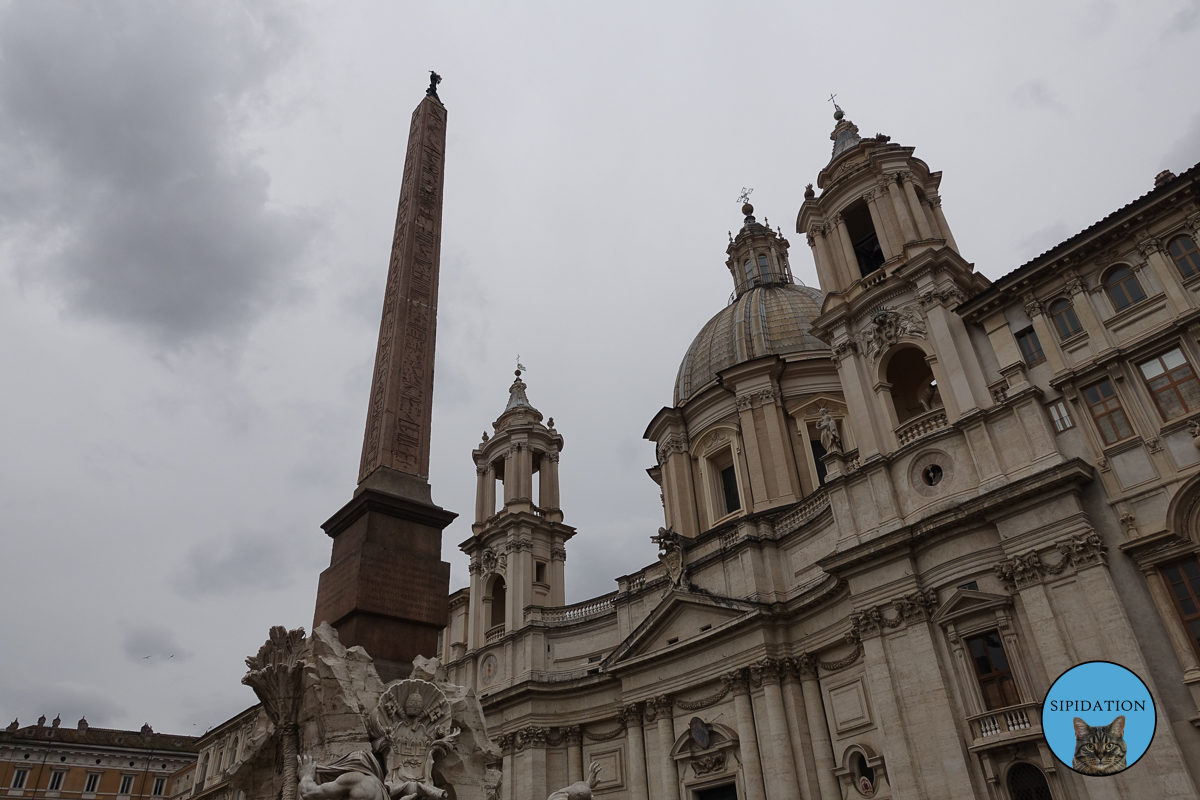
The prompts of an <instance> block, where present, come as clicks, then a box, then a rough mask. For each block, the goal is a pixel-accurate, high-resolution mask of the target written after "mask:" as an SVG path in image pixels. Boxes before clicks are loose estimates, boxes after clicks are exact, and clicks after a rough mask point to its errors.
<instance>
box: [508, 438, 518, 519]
mask: <svg viewBox="0 0 1200 800" xmlns="http://www.w3.org/2000/svg"><path fill="white" fill-rule="evenodd" d="M519 484H520V479H518V478H517V449H516V448H515V447H510V448H508V450H507V451H505V453H504V505H506V506H507V505H508V504H509V503H511V502H512V501H513V500H516V499H517V495H518V492H519Z"/></svg>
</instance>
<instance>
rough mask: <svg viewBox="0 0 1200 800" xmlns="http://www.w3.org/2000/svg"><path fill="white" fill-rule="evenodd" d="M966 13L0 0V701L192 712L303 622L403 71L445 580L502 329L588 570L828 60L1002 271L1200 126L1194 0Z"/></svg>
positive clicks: (768, 210) (657, 520)
mask: <svg viewBox="0 0 1200 800" xmlns="http://www.w3.org/2000/svg"><path fill="white" fill-rule="evenodd" d="M978 8H979V9H980V10H975V9H976V6H975V5H974V4H965V3H961V2H941V3H936V2H929V3H897V2H859V3H855V4H853V5H852V6H851V5H850V4H833V3H819V4H818V3H796V2H778V3H772V2H766V3H758V4H741V5H739V6H735V5H733V4H724V3H723V4H718V3H697V2H677V3H668V2H658V3H653V4H651V3H644V2H615V1H614V0H610V1H609V2H605V3H594V4H590V5H587V6H585V5H584V4H566V3H561V2H546V3H532V2H511V3H505V4H497V3H488V4H484V3H455V4H440V3H419V4H418V3H366V2H358V3H337V4H335V3H331V2H314V3H310V4H305V5H297V4H285V3H278V4H272V3H267V2H255V3H253V4H250V3H247V4H246V5H244V6H243V5H238V4H226V3H215V2H205V3H171V4H167V3H149V2H144V3H129V2H116V1H115V0H113V1H111V2H110V1H108V0H106V1H105V2H103V3H100V2H92V3H86V2H80V3H65V2H61V3H56V2H41V3H32V2H26V3H4V4H2V5H0V376H3V377H2V378H0V403H2V405H0V411H2V413H0V531H2V535H3V550H2V551H0V608H3V610H4V614H3V618H4V623H3V627H2V628H0V632H2V634H3V636H2V640H3V646H2V647H0V724H4V723H7V721H9V720H11V719H12V718H13V717H17V716H19V717H20V719H21V721H22V723H28V722H31V721H33V720H34V719H35V718H36V717H37V716H38V715H39V714H42V713H44V714H47V715H48V716H50V717H53V716H54V715H55V714H59V713H61V714H62V716H63V719H64V721H66V722H67V723H70V724H73V723H74V721H75V720H76V719H78V717H79V716H80V715H82V714H86V715H87V716H88V719H89V721H90V722H91V723H92V724H93V725H104V726H125V727H134V728H136V727H138V726H140V725H141V724H142V723H143V722H149V723H150V724H152V725H153V726H154V727H155V728H156V729H158V730H166V731H172V732H178V733H200V732H203V731H204V730H205V729H206V728H208V727H210V726H211V725H213V724H216V723H217V722H220V721H221V720H223V719H224V718H225V717H227V716H228V715H229V714H231V713H233V712H236V711H238V710H240V709H241V708H243V707H245V706H246V705H249V704H250V703H252V702H253V701H254V697H253V694H252V693H251V692H250V690H249V689H247V688H245V687H243V686H241V685H240V684H239V679H240V677H241V675H242V674H243V672H244V666H243V664H242V659H243V658H244V657H245V656H246V655H248V654H251V653H253V652H255V651H256V650H257V648H258V646H259V645H260V644H261V642H262V641H263V639H264V638H265V636H266V632H267V629H268V627H269V626H270V625H272V624H285V625H287V626H289V627H293V626H297V625H303V626H305V627H308V626H310V625H311V614H312V607H313V600H314V597H315V593H316V585H317V575H318V573H319V572H320V570H321V569H322V568H323V567H324V566H325V565H326V564H327V562H328V558H329V540H328V539H327V538H326V537H325V536H324V534H323V533H322V532H321V531H320V528H319V526H320V524H321V523H322V522H323V521H324V520H325V519H327V518H328V517H329V516H330V515H332V514H333V512H334V511H336V510H337V509H338V508H339V507H340V506H341V505H342V504H343V503H344V502H345V501H346V500H347V499H349V497H350V494H351V492H352V490H353V488H354V481H355V478H356V475H357V466H358V456H359V450H360V447H361V441H362V440H361V437H362V429H363V421H364V418H365V414H366V405H367V393H368V390H369V386H370V370H371V364H372V361H373V357H374V346H375V338H376V335H377V331H378V324H379V312H380V307H381V304H382V292H383V284H384V278H385V275H386V271H387V263H388V255H389V253H388V251H389V247H390V241H391V234H392V226H393V222H394V214H395V209H396V200H397V193H398V189H399V181H400V173H401V169H402V166H403V165H402V158H403V153H404V141H403V139H404V136H405V133H406V130H407V124H408V118H409V115H410V113H411V112H412V109H413V107H414V106H415V105H416V104H417V103H418V102H419V101H420V99H421V97H422V94H423V92H424V87H425V85H426V81H427V71H428V70H429V69H436V70H438V71H439V72H440V73H441V74H442V75H443V76H444V77H445V82H444V83H443V84H442V87H441V96H442V99H443V101H444V102H445V104H446V106H447V108H448V109H449V123H448V125H449V128H448V144H447V159H448V161H447V178H446V206H445V217H444V231H443V234H444V241H443V261H442V295H441V308H440V314H439V331H438V361H437V370H436V374H437V379H436V388H435V407H434V453H433V457H432V465H431V472H432V475H431V483H432V484H433V492H434V499H435V500H436V501H437V502H439V503H440V504H441V505H443V506H445V507H447V508H449V509H451V510H454V511H457V512H459V513H460V514H461V515H462V517H461V518H460V520H459V521H457V522H455V523H454V524H453V525H451V527H450V528H449V529H448V531H447V534H446V538H445V544H444V553H445V556H444V557H445V558H446V559H447V560H449V561H450V562H451V564H452V565H453V577H452V582H453V587H454V588H458V587H459V586H461V585H463V584H464V583H465V582H466V579H467V575H466V569H465V567H466V564H465V560H464V559H463V558H462V557H461V554H460V553H459V552H458V550H457V547H456V545H457V544H458V543H459V542H460V541H462V540H463V539H465V538H466V537H467V536H468V535H469V533H470V529H469V522H470V520H469V519H468V517H469V516H470V515H471V513H472V510H473V507H474V469H473V467H472V465H471V461H470V451H471V448H472V447H473V446H474V444H475V443H476V442H477V441H478V440H479V436H480V433H481V432H482V431H483V430H484V429H485V428H486V427H488V426H489V424H490V422H491V421H492V420H493V419H494V418H495V417H496V416H497V415H498V414H499V412H500V411H501V410H502V408H503V406H504V402H505V400H506V397H507V387H508V384H509V382H510V381H511V376H512V368H513V366H514V360H515V358H516V356H517V354H518V353H519V354H520V355H521V359H522V361H523V362H524V363H525V364H526V366H528V367H529V369H530V371H529V373H528V374H527V376H526V381H527V383H528V384H529V396H530V399H531V401H532V402H533V403H534V405H536V406H537V407H538V408H539V409H541V410H542V411H543V413H546V414H548V415H553V416H554V417H555V421H556V423H557V427H558V430H559V431H560V432H562V434H563V436H564V437H565V439H566V446H565V451H564V454H563V460H562V487H563V488H562V493H563V506H564V509H565V513H566V517H567V522H568V523H570V524H573V525H575V526H577V527H578V529H579V535H578V536H577V537H576V539H575V540H574V541H573V542H572V543H571V545H570V547H569V556H568V561H567V581H568V586H567V597H568V600H569V601H574V600H579V599H583V598H585V597H588V596H592V595H595V594H601V593H604V592H607V591H610V590H611V589H613V588H615V584H614V583H613V581H612V578H614V577H615V576H617V575H621V574H625V573H628V572H632V571H634V570H636V569H638V568H640V567H641V566H643V565H644V564H646V563H648V562H650V561H652V560H653V559H654V553H655V550H654V548H653V547H652V545H651V544H650V542H649V540H648V536H649V535H650V534H651V533H652V532H653V531H654V530H655V529H656V528H657V527H658V525H659V524H661V509H660V506H659V501H658V490H657V488H656V487H655V486H654V485H653V483H652V482H651V481H650V480H649V478H647V477H646V475H645V472H644V470H645V468H646V467H647V466H650V465H651V464H652V463H653V460H654V455H653V451H652V448H651V447H650V446H649V444H648V443H646V442H644V441H643V440H642V438H641V435H642V432H643V430H644V429H645V426H646V424H647V422H648V421H649V420H650V418H651V417H652V416H653V414H654V413H655V411H657V410H658V409H659V408H660V407H661V406H663V405H664V404H668V403H669V402H670V400H671V389H672V386H673V383H674V379H675V371H676V368H677V367H678V363H679V359H680V358H681V357H682V355H683V353H684V351H685V350H686V348H687V345H688V343H689V342H690V340H691V338H692V336H693V335H694V334H695V333H696V332H697V331H698V330H699V329H700V327H701V326H702V325H703V323H704V322H705V321H706V320H707V319H708V318H709V317H710V316H711V315H712V314H714V313H716V312H717V311H718V310H720V309H721V308H722V307H723V306H724V304H725V300H726V298H727V296H728V294H729V292H730V290H731V288H732V285H731V283H730V279H729V277H728V274H727V273H726V271H725V268H724V263H723V262H724V257H725V256H724V248H725V244H726V242H727V237H726V231H728V230H730V229H732V228H734V227H735V226H737V225H738V224H739V221H740V215H739V214H738V203H737V202H736V197H737V195H738V193H739V191H740V190H741V188H742V187H743V186H747V187H754V189H755V191H754V195H753V200H754V204H755V206H756V208H757V213H758V216H759V218H760V219H762V218H764V217H766V218H768V219H769V220H770V222H771V224H772V225H782V226H783V228H784V230H785V232H789V233H790V232H791V231H792V229H793V228H794V225H795V223H794V219H795V214H796V212H797V210H798V208H799V205H800V201H801V199H802V195H803V190H804V185H805V184H806V183H808V182H810V181H813V180H814V179H815V176H816V173H817V171H818V170H819V169H820V168H821V167H822V166H823V165H824V164H825V163H826V161H827V160H828V157H829V152H830V147H831V143H830V142H829V139H828V135H829V131H830V130H831V128H832V124H833V121H832V118H831V116H830V115H831V111H832V109H831V107H830V104H829V102H828V100H827V98H828V96H829V93H830V92H837V93H838V101H839V103H840V104H841V105H842V106H843V108H845V110H846V111H847V114H848V115H849V116H850V118H852V119H853V120H854V121H855V122H856V123H857V124H858V125H859V126H860V127H861V129H862V132H863V133H864V134H866V135H871V134H874V133H876V132H883V133H887V134H889V135H891V136H892V137H893V141H897V142H900V143H902V144H906V145H914V146H916V147H917V148H918V150H917V152H918V155H919V156H920V157H922V158H924V159H925V160H926V161H927V162H928V163H929V164H930V166H931V167H932V168H933V169H940V170H942V171H943V172H944V176H945V177H944V181H943V184H942V189H941V194H942V197H943V198H944V208H945V211H946V215H947V217H948V219H949V221H950V224H951V226H952V227H953V229H954V233H955V236H956V238H957V240H958V242H959V244H960V247H961V249H962V251H963V254H964V255H965V256H966V257H967V258H968V259H970V260H972V261H974V262H975V264H976V265H977V267H978V269H980V270H981V271H982V272H983V274H985V275H988V276H990V277H993V278H994V277H997V276H999V275H1002V274H1004V273H1005V272H1007V271H1009V270H1011V269H1013V268H1014V267H1016V266H1018V265H1019V264H1020V263H1022V262H1023V261H1025V260H1026V259H1028V258H1029V257H1031V256H1032V255H1035V254H1036V253H1038V252H1040V251H1041V250H1044V249H1046V248H1047V247H1049V246H1051V245H1053V244H1055V243H1056V242H1057V241H1059V240H1061V239H1062V238H1064V237H1065V236H1068V235H1070V234H1072V233H1074V232H1076V231H1078V230H1080V229H1081V228H1083V227H1085V226H1087V225H1088V224H1090V223H1091V222H1093V221H1095V220H1096V219H1098V218H1100V217H1101V216H1103V215H1105V214H1107V213H1108V212H1110V211H1112V210H1114V209H1115V208H1117V207H1118V206H1120V205H1123V204H1124V203H1127V202H1129V201H1130V200H1132V199H1134V198H1135V197H1137V196H1139V195H1141V194H1142V193H1144V192H1145V191H1147V190H1148V189H1150V188H1151V186H1152V185H1153V178H1154V175H1155V174H1156V173H1157V172H1158V171H1159V170H1161V169H1164V168H1170V169H1173V170H1176V171H1179V170H1181V169H1184V168H1186V167H1188V166H1190V165H1191V164H1192V163H1194V162H1196V161H1200V107H1198V106H1197V103H1196V92H1195V80H1194V70H1195V66H1194V62H1195V53H1196V50H1197V44H1198V40H1200V5H1198V4H1197V3H1196V2H1191V3H1187V2H1182V0H1170V1H1166V0H1164V1H1163V2H1142V3H1137V4H1130V3H1117V2H1061V3H1053V4H1047V3H1032V2H1012V3H1005V4H1000V5H998V6H997V5H995V4H993V5H992V6H990V7H988V8H987V9H986V10H983V9H982V7H978ZM1189 97H1190V98H1192V99H1191V100H1189V99H1188V98H1189ZM790 238H791V240H792V242H793V244H794V245H795V246H797V248H798V250H797V255H798V256H800V257H799V258H794V263H795V264H797V265H803V266H801V267H800V268H799V269H798V273H799V274H800V276H801V277H802V278H804V279H805V280H806V281H807V282H809V283H810V284H812V283H815V273H814V270H813V269H812V266H811V257H810V256H809V255H808V253H807V247H806V246H805V245H804V240H803V237H801V236H798V235H794V234H793V235H791V237H790Z"/></svg>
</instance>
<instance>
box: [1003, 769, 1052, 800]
mask: <svg viewBox="0 0 1200 800" xmlns="http://www.w3.org/2000/svg"><path fill="white" fill-rule="evenodd" d="M1008 796H1009V797H1011V798H1012V800H1054V798H1053V796H1052V795H1051V794H1050V786H1049V785H1048V784H1047V783H1046V776H1045V775H1043V774H1042V771H1041V770H1040V769H1038V768H1037V767H1035V766H1034V765H1033V764H1029V763H1026V762H1024V761H1018V762H1017V763H1016V764H1013V765H1012V769H1010V770H1009V771H1008Z"/></svg>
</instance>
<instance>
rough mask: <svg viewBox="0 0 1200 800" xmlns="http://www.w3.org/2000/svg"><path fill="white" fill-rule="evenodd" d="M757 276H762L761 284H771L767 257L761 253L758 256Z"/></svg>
mask: <svg viewBox="0 0 1200 800" xmlns="http://www.w3.org/2000/svg"><path fill="white" fill-rule="evenodd" d="M758 274H759V275H760V276H762V282H763V283H770V282H771V265H770V264H769V263H768V262H767V257H766V256H765V255H762V254H761V253H760V254H759V256H758Z"/></svg>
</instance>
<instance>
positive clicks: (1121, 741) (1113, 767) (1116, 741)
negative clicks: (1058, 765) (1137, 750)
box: [1071, 714, 1125, 775]
mask: <svg viewBox="0 0 1200 800" xmlns="http://www.w3.org/2000/svg"><path fill="white" fill-rule="evenodd" d="M1071 768H1072V769H1074V770H1075V771H1076V772H1082V773H1083V774H1084V775H1112V774H1113V773H1115V772H1120V771H1121V770H1123V769H1125V715H1124V714H1122V715H1121V716H1119V717H1117V718H1116V719H1114V720H1113V721H1112V722H1110V723H1109V724H1107V725H1097V726H1095V727H1093V726H1091V725H1088V724H1087V723H1086V722H1084V721H1083V720H1081V719H1080V718H1079V717H1076V718H1075V758H1074V760H1073V761H1072V762H1071Z"/></svg>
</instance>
